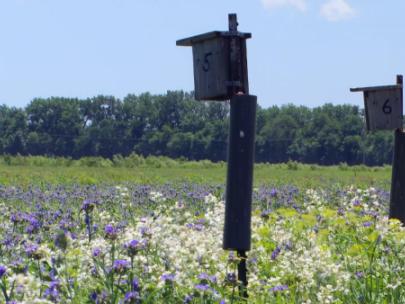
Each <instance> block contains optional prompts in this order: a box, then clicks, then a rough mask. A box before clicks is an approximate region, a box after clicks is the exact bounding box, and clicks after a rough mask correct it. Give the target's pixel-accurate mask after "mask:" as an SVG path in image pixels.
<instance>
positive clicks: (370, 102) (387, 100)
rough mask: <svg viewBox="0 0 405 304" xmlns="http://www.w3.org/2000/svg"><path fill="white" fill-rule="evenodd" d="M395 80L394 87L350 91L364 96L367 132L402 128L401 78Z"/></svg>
mask: <svg viewBox="0 0 405 304" xmlns="http://www.w3.org/2000/svg"><path fill="white" fill-rule="evenodd" d="M397 79H398V81H397V84H396V85H391V86H378V87H364V88H354V89H350V91H351V92H363V94H364V108H365V115H366V124H367V130H368V131H374V130H395V129H401V128H402V124H403V122H402V116H403V106H402V103H403V101H402V76H398V78H397ZM399 79H400V80H399Z"/></svg>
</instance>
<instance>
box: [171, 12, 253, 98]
mask: <svg viewBox="0 0 405 304" xmlns="http://www.w3.org/2000/svg"><path fill="white" fill-rule="evenodd" d="M231 17H232V16H231ZM235 24H236V25H235V27H234V28H233V29H232V28H230V30H229V31H228V32H220V31H213V32H208V33H205V34H202V35H197V36H193V37H189V38H185V39H181V40H178V41H176V45H179V46H191V47H192V50H193V66H194V91H195V99H197V100H227V99H230V98H231V97H232V96H233V95H234V94H235V93H236V92H239V91H241V92H243V93H245V94H247V93H248V91H249V84H248V71H247V59H246V39H248V38H251V34H250V33H241V32H238V31H237V29H236V28H237V23H236V15H235Z"/></svg>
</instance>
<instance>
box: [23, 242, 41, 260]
mask: <svg viewBox="0 0 405 304" xmlns="http://www.w3.org/2000/svg"><path fill="white" fill-rule="evenodd" d="M38 248H39V247H38V245H36V244H27V245H25V253H26V254H27V256H28V257H29V258H31V257H34V258H35V257H36V253H37V251H38Z"/></svg>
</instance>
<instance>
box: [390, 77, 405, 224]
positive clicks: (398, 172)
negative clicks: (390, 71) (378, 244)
mask: <svg viewBox="0 0 405 304" xmlns="http://www.w3.org/2000/svg"><path fill="white" fill-rule="evenodd" d="M397 84H398V85H403V78H402V75H397ZM402 95H403V94H402V93H401V100H400V102H401V107H402V106H403V105H402V103H403V96H402ZM389 217H390V218H396V219H399V220H400V221H401V222H402V224H403V225H405V133H404V131H403V129H397V130H396V131H395V138H394V157H393V161H392V180H391V197H390V214H389Z"/></svg>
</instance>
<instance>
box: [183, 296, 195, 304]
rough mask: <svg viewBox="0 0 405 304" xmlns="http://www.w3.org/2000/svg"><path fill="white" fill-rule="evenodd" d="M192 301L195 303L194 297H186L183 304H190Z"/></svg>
mask: <svg viewBox="0 0 405 304" xmlns="http://www.w3.org/2000/svg"><path fill="white" fill-rule="evenodd" d="M191 301H193V296H192V295H186V296H185V297H184V301H183V304H189V303H191Z"/></svg>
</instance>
